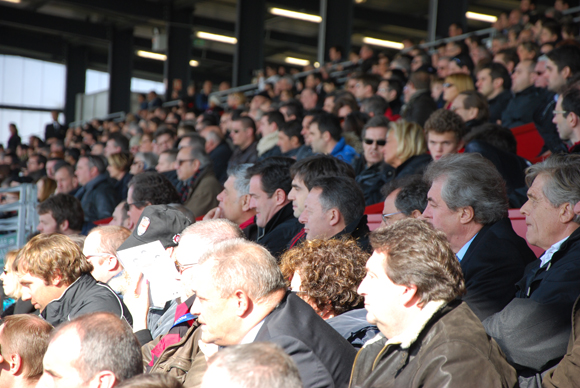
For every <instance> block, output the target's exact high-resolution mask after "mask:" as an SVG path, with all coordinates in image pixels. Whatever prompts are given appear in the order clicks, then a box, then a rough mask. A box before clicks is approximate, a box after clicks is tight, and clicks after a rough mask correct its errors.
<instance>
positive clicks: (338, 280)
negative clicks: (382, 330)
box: [280, 240, 378, 349]
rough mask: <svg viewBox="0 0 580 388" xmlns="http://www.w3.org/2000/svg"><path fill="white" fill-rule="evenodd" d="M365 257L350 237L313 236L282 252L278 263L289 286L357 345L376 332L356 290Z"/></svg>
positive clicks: (357, 346)
mask: <svg viewBox="0 0 580 388" xmlns="http://www.w3.org/2000/svg"><path fill="white" fill-rule="evenodd" d="M367 259H368V254H367V253H366V252H364V251H363V250H361V249H360V248H359V247H358V245H357V244H356V243H355V242H354V241H352V240H313V241H306V242H304V243H302V244H300V245H299V246H297V247H294V248H292V249H291V250H289V251H288V252H286V253H285V254H284V255H283V256H282V261H281V263H280V269H281V270H282V274H283V275H284V278H285V279H286V282H287V283H288V284H289V285H290V290H291V291H292V292H294V293H296V294H297V295H298V296H299V297H300V298H302V300H304V301H305V302H306V303H308V304H309V305H310V306H312V308H313V309H314V311H315V312H316V313H317V314H318V315H320V316H321V317H322V319H324V320H325V321H326V323H328V324H329V325H330V326H332V327H333V328H334V329H335V330H336V331H337V332H339V333H340V334H341V335H342V336H343V337H344V338H345V339H346V340H347V341H348V342H350V343H351V345H353V346H354V347H355V348H357V349H360V348H361V347H362V346H363V345H364V344H365V342H366V341H368V340H369V339H371V338H372V337H374V335H375V334H376V333H377V332H378V329H377V327H376V326H374V325H370V324H369V323H368V322H367V320H366V315H367V311H366V310H365V309H364V308H362V307H363V298H362V297H361V296H360V295H358V294H357V292H356V290H357V288H358V286H359V285H360V283H361V281H362V279H363V278H364V277H365V274H366V271H365V263H366V261H367Z"/></svg>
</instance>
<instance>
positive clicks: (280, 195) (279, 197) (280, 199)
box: [274, 132, 328, 205]
mask: <svg viewBox="0 0 580 388" xmlns="http://www.w3.org/2000/svg"><path fill="white" fill-rule="evenodd" d="M326 133H328V132H326ZM274 198H275V199H276V205H282V204H283V203H284V202H286V192H284V190H282V189H276V191H274Z"/></svg>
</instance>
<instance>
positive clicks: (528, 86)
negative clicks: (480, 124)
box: [501, 61, 541, 129]
mask: <svg viewBox="0 0 580 388" xmlns="http://www.w3.org/2000/svg"><path fill="white" fill-rule="evenodd" d="M535 67H536V62H534V61H522V62H520V63H518V65H517V66H516V68H515V70H514V72H513V74H512V92H513V93H514V96H513V98H512V99H511V100H510V102H509V103H508V105H507V107H506V109H505V110H504V111H503V113H502V116H501V125H503V126H504V127H506V128H510V129H511V128H514V127H519V126H520V125H524V124H528V123H531V122H533V121H534V117H533V116H534V111H535V110H536V107H537V106H538V104H539V103H540V99H541V96H540V94H539V92H538V90H537V89H536V87H535V86H534V69H535Z"/></svg>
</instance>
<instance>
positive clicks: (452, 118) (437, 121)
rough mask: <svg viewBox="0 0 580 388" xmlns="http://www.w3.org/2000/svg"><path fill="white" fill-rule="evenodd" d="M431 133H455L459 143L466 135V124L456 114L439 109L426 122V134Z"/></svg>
mask: <svg viewBox="0 0 580 388" xmlns="http://www.w3.org/2000/svg"><path fill="white" fill-rule="evenodd" d="M429 132H435V133H446V132H453V133H454V134H455V138H456V139H457V141H459V140H461V138H462V137H463V135H464V134H465V122H464V121H463V119H462V118H461V117H460V116H459V115H458V114H457V113H455V112H453V111H451V110H448V109H437V110H436V111H435V112H433V113H431V115H430V116H429V118H428V119H427V121H425V134H426V135H427V134H428V133H429Z"/></svg>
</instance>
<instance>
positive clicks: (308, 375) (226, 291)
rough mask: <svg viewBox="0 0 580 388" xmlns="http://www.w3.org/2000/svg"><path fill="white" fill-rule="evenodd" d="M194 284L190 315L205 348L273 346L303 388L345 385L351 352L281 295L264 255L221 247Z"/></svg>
mask: <svg viewBox="0 0 580 388" xmlns="http://www.w3.org/2000/svg"><path fill="white" fill-rule="evenodd" d="M194 279H195V280H194V282H193V288H194V291H195V293H196V295H197V298H196V299H195V302H194V303H193V306H192V308H191V313H192V314H194V315H198V322H199V323H200V324H201V327H200V329H201V340H202V341H203V342H204V343H206V344H214V346H215V345H219V346H231V345H238V344H247V343H253V342H272V343H275V344H277V345H279V346H280V347H281V348H282V349H283V350H284V352H285V353H286V354H288V355H289V356H290V357H291V358H292V359H293V360H294V362H295V363H296V365H297V367H298V371H299V373H300V377H301V378H302V382H303V383H304V387H346V386H347V385H348V381H349V377H350V371H351V367H352V364H353V362H354V358H355V354H356V352H355V349H354V348H353V347H352V346H351V345H350V344H349V343H348V342H347V341H346V340H345V339H344V338H343V337H342V336H341V335H340V334H338V332H336V331H335V330H334V329H332V328H331V327H330V325H328V324H327V323H326V322H325V321H324V320H323V319H322V318H321V317H319V316H318V315H317V314H316V313H315V312H314V309H312V308H311V307H310V306H309V305H308V304H307V303H305V302H304V301H303V300H302V299H300V297H298V296H297V295H295V294H292V293H289V292H287V291H286V289H287V285H286V282H285V281H284V278H283V276H282V273H281V271H280V269H279V267H278V265H277V264H276V259H274V257H273V256H272V255H270V253H268V251H267V250H266V249H264V248H263V247H261V246H259V245H257V244H255V243H252V242H248V241H245V240H240V239H235V240H229V241H225V242H223V243H220V244H219V245H217V246H216V247H215V249H214V250H213V251H212V252H210V253H209V254H207V255H205V256H204V257H202V258H201V259H200V261H199V264H198V266H197V268H196V273H195V275H194ZM204 352H205V350H204Z"/></svg>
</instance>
